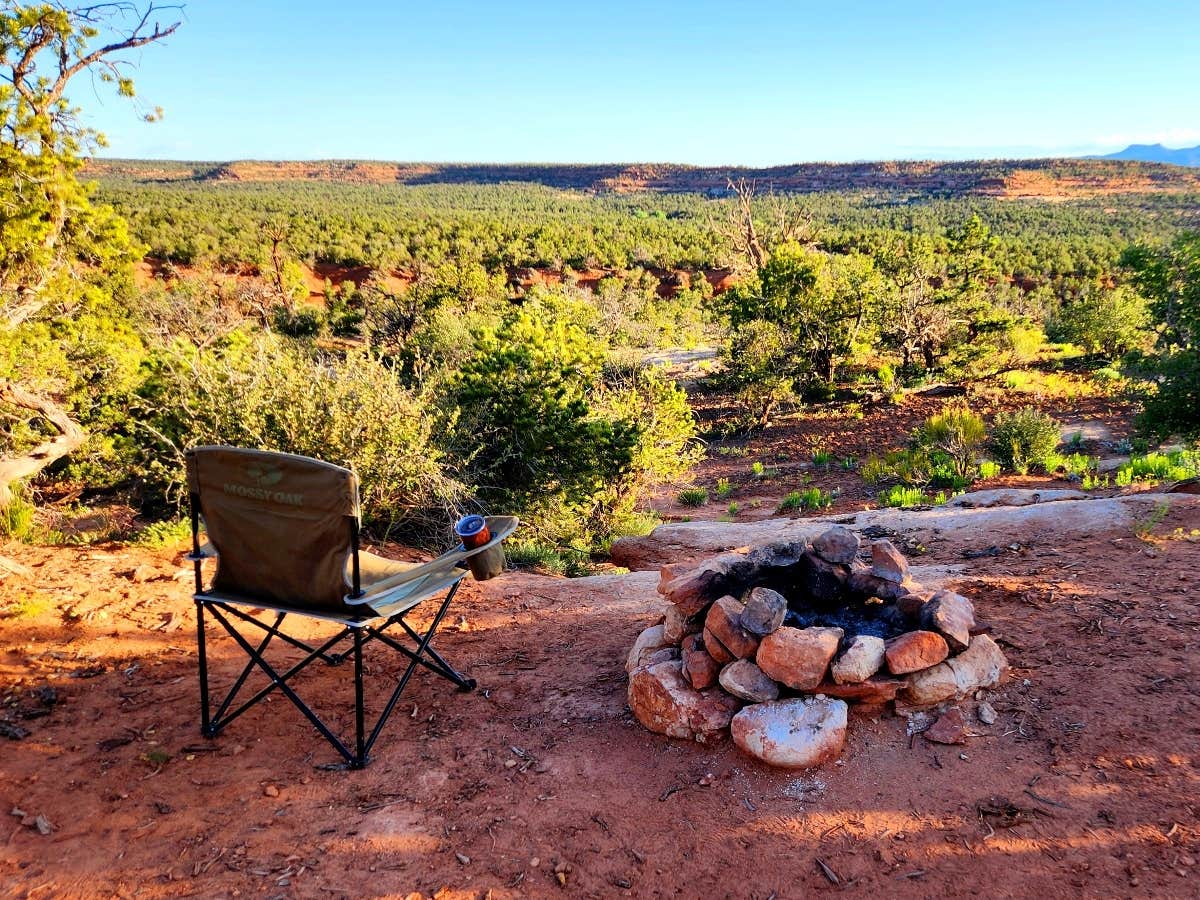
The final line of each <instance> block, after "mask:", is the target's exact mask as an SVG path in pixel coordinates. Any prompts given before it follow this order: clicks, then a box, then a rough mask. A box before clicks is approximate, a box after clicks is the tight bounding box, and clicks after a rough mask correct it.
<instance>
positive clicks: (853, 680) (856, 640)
mask: <svg viewBox="0 0 1200 900" xmlns="http://www.w3.org/2000/svg"><path fill="white" fill-rule="evenodd" d="M884 649H885V645H884V641H883V638H880V637H875V635H873V634H856V635H855V636H854V637H852V638H850V641H849V643H848V644H847V645H846V649H845V650H843V651H842V654H841V656H839V657H838V658H837V659H835V660H834V661H833V668H832V674H833V680H834V681H836V682H837V683H838V684H859V683H860V682H863V681H866V680H867V679H868V678H870V677H871V676H872V675H874V674H875V673H876V672H878V671H879V670H880V668H882V666H883V654H884Z"/></svg>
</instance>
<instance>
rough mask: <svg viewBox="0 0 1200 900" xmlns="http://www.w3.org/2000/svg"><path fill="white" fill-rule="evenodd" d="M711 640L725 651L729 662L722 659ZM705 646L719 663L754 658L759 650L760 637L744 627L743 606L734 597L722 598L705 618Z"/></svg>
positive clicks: (710, 608)
mask: <svg viewBox="0 0 1200 900" xmlns="http://www.w3.org/2000/svg"><path fill="white" fill-rule="evenodd" d="M710 638H711V639H712V641H715V642H716V643H718V644H719V645H720V649H722V650H724V651H725V654H727V655H728V656H729V659H728V660H726V659H722V654H721V653H720V652H719V650H718V649H717V648H715V647H714V646H713V645H712V642H711V641H710ZM704 646H706V647H707V648H708V652H709V653H711V654H712V655H713V659H716V660H718V661H719V662H729V661H731V660H734V659H746V658H747V657H752V656H754V652H755V651H756V650H757V649H758V637H757V636H755V635H753V634H751V633H750V632H749V631H747V630H746V629H745V628H743V627H742V604H740V603H738V601H736V600H734V599H733V598H732V597H722V598H721V599H720V600H718V601H717V602H716V603H714V604H713V605H712V606H711V607H709V610H708V615H707V616H705V618H704Z"/></svg>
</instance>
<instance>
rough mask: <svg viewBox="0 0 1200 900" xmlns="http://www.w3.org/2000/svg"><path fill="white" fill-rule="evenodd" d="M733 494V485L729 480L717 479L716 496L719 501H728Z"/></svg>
mask: <svg viewBox="0 0 1200 900" xmlns="http://www.w3.org/2000/svg"><path fill="white" fill-rule="evenodd" d="M732 494H733V484H732V483H731V482H730V481H729V479H728V478H718V479H717V490H716V495H717V499H718V500H728V499H729V497H730V496H731V495H732Z"/></svg>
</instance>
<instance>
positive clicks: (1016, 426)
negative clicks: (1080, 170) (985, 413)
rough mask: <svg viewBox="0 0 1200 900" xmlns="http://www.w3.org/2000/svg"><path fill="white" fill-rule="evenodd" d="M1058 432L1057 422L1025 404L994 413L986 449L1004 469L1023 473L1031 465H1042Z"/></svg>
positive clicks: (1053, 449)
mask: <svg viewBox="0 0 1200 900" xmlns="http://www.w3.org/2000/svg"><path fill="white" fill-rule="evenodd" d="M1061 432H1062V428H1061V426H1060V425H1059V424H1058V422H1057V421H1055V420H1054V419H1053V418H1052V417H1051V416H1049V415H1048V414H1046V413H1044V412H1042V411H1041V410H1038V409H1035V408H1034V407H1032V406H1026V407H1024V408H1023V409H1019V410H1017V411H1016V412H1011V413H1007V412H1001V413H998V414H997V415H996V418H995V421H993V423H992V434H991V439H990V441H989V443H988V449H989V450H990V451H991V452H992V455H993V456H995V457H996V459H997V460H999V461H1000V464H1001V465H1003V466H1004V467H1005V468H1006V469H1012V470H1013V471H1014V472H1017V473H1019V474H1021V475H1025V474H1027V473H1028V472H1029V470H1030V468H1031V467H1040V468H1042V469H1045V468H1046V461H1047V460H1049V459H1050V458H1051V455H1052V454H1053V453H1054V451H1055V449H1056V448H1057V447H1058V442H1059V437H1060V435H1061Z"/></svg>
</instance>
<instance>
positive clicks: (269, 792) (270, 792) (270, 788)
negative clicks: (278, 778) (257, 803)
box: [263, 784, 279, 797]
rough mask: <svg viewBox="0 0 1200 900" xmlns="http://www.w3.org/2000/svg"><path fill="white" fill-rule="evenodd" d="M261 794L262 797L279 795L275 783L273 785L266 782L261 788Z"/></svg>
mask: <svg viewBox="0 0 1200 900" xmlns="http://www.w3.org/2000/svg"><path fill="white" fill-rule="evenodd" d="M263 796H264V797H278V796H279V788H277V787H275V785H273V784H268V785H267V786H266V787H265V788H263Z"/></svg>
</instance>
